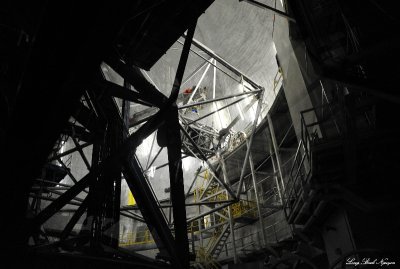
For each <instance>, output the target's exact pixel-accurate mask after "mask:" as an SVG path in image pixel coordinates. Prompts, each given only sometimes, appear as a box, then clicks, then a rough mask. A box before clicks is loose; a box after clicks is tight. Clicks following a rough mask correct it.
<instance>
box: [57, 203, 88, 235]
mask: <svg viewBox="0 0 400 269" xmlns="http://www.w3.org/2000/svg"><path fill="white" fill-rule="evenodd" d="M88 204H89V199H88V197H87V196H86V198H85V199H84V201H83V202H82V204H81V205H80V206H79V208H78V209H77V210H76V211H75V213H74V215H73V216H72V218H71V219H70V220H69V221H68V223H67V225H66V226H65V228H64V230H63V231H62V233H61V235H60V241H64V240H65V239H67V238H68V236H69V234H70V233H71V231H72V229H73V228H74V226H75V224H76V223H77V222H78V220H79V219H80V218H81V217H82V215H83V213H85V211H86V209H87V207H88Z"/></svg>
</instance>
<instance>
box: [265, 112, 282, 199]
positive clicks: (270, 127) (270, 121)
mask: <svg viewBox="0 0 400 269" xmlns="http://www.w3.org/2000/svg"><path fill="white" fill-rule="evenodd" d="M267 120H268V127H269V128H268V129H269V132H270V134H271V139H272V145H273V146H274V151H275V158H276V163H277V165H278V172H279V177H280V178H281V184H282V193H284V192H285V183H284V181H283V175H282V168H281V167H282V165H281V157H280V154H279V146H278V143H277V141H276V136H275V129H274V125H273V122H272V119H271V115H270V114H269V113H267Z"/></svg>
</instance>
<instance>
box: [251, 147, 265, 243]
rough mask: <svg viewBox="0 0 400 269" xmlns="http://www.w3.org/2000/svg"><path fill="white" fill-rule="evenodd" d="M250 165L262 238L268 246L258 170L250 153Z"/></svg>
mask: <svg viewBox="0 0 400 269" xmlns="http://www.w3.org/2000/svg"><path fill="white" fill-rule="evenodd" d="M249 165H250V170H251V177H252V179H253V189H254V194H255V196H256V203H257V212H258V219H259V223H260V230H261V238H262V246H263V247H264V246H266V244H267V242H266V241H265V231H264V221H263V217H262V213H261V207H260V200H259V197H258V191H257V181H256V172H255V171H254V163H253V157H252V155H251V153H250V156H249Z"/></svg>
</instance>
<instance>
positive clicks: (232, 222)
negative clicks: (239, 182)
mask: <svg viewBox="0 0 400 269" xmlns="http://www.w3.org/2000/svg"><path fill="white" fill-rule="evenodd" d="M220 161H221V169H222V174H223V176H224V181H225V183H226V184H228V175H227V173H226V166H225V160H224V158H223V157H222V156H221V158H220ZM226 195H227V196H228V195H229V193H228V192H226ZM228 218H229V228H230V230H231V240H232V249H233V262H234V263H235V264H237V263H238V257H237V253H236V242H235V230H234V226H235V223H234V219H233V216H232V206H228Z"/></svg>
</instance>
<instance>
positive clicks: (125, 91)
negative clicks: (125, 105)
mask: <svg viewBox="0 0 400 269" xmlns="http://www.w3.org/2000/svg"><path fill="white" fill-rule="evenodd" d="M93 86H94V87H93V89H94V90H99V91H102V92H103V93H105V94H107V95H109V96H113V97H117V98H120V99H123V100H126V101H130V102H134V103H138V104H141V105H144V106H152V102H153V100H151V99H148V98H146V96H144V95H142V94H140V93H138V92H135V91H133V90H131V89H130V88H128V87H122V86H120V85H118V84H115V83H113V82H110V81H107V80H100V81H96V82H95V83H94V85H93Z"/></svg>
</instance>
